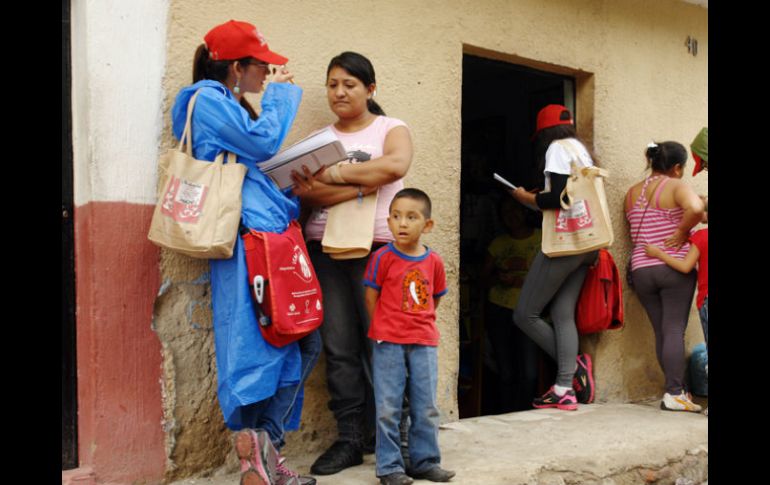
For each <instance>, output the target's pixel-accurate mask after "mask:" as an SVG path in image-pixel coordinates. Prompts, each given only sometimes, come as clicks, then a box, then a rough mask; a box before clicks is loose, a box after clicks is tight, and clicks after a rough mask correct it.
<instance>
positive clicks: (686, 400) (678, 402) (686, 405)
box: [660, 391, 702, 413]
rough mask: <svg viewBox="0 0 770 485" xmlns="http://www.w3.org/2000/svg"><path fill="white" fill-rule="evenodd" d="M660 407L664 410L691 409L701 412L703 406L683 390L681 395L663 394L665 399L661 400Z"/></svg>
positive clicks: (694, 411)
mask: <svg viewBox="0 0 770 485" xmlns="http://www.w3.org/2000/svg"><path fill="white" fill-rule="evenodd" d="M660 409H662V410H664V411H690V412H693V413H699V412H700V411H701V409H702V408H701V407H700V406H699V405H697V404H695V403H694V402H692V399H691V398H690V397H689V396H688V395H687V394H686V393H685V392H684V391H682V392H681V393H680V394H679V395H671V394H669V393H665V394H663V400H661V401H660Z"/></svg>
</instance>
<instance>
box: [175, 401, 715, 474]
mask: <svg viewBox="0 0 770 485" xmlns="http://www.w3.org/2000/svg"><path fill="white" fill-rule="evenodd" d="M698 401H701V402H702V400H698ZM658 404H659V402H658V401H654V402H649V403H641V404H590V405H580V408H579V409H578V410H577V411H572V412H570V411H559V410H556V409H540V410H531V411H524V412H518V413H511V414H504V415H498V416H482V417H478V418H470V419H463V420H461V421H458V422H455V423H449V424H447V425H444V426H442V427H441V430H440V432H439V443H440V446H441V453H442V466H443V467H444V468H447V469H450V470H454V471H456V472H457V476H456V477H455V478H454V479H453V480H452V483H456V484H506V485H507V484H510V485H516V484H522V485H524V484H526V485H535V484H537V485H566V484H587V485H592V484H593V485H626V484H635V483H656V484H674V485H699V484H703V483H708V482H707V480H708V418H707V417H706V416H704V415H702V414H693V413H684V412H669V411H661V410H660V409H659V407H658ZM315 458H316V456H289V457H288V464H289V465H290V466H291V467H292V468H294V469H295V470H297V471H299V472H301V473H308V472H309V469H310V465H311V463H312V462H313V460H315ZM239 476H240V475H239V474H237V473H236V474H229V475H223V476H219V477H210V478H194V479H186V480H181V481H177V482H174V483H173V484H171V485H237V484H238V483H239ZM316 478H317V480H318V485H332V484H334V485H354V484H355V485H375V484H377V483H379V482H378V480H377V478H376V477H375V473H374V455H368V456H365V457H364V463H363V464H362V465H359V466H356V467H353V468H349V469H347V470H344V471H342V472H340V473H338V474H336V475H330V476H317V477H316ZM428 483H431V482H428V481H424V480H416V481H415V484H428Z"/></svg>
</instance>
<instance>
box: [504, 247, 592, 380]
mask: <svg viewBox="0 0 770 485" xmlns="http://www.w3.org/2000/svg"><path fill="white" fill-rule="evenodd" d="M598 254H599V251H591V252H589V253H584V254H576V255H574V256H562V257H558V258H549V257H548V256H546V255H545V254H543V252H542V251H538V253H537V256H535V260H534V262H533V263H532V266H531V267H530V269H529V273H527V278H526V279H525V280H524V286H523V287H522V288H521V293H520V295H519V302H518V304H517V305H516V311H515V312H514V313H513V320H514V322H516V325H518V326H519V328H521V330H522V331H523V332H524V333H526V334H527V335H529V337H530V338H531V339H532V340H534V341H535V343H537V344H538V345H539V346H540V348H542V349H543V350H544V351H545V352H546V353H547V354H548V355H550V356H551V358H553V359H554V360H555V361H556V364H557V366H558V371H557V374H556V384H557V385H559V386H563V387H572V377H573V376H574V375H575V366H576V363H577V361H576V360H575V359H576V358H577V353H578V333H577V327H576V326H575V305H576V304H577V299H578V296H579V295H580V289H581V288H582V287H583V280H585V277H586V271H588V267H589V266H590V265H592V264H593V263H594V262H595V261H596V257H597V255H598ZM549 303H551V309H550V315H551V320H552V321H553V326H551V325H549V324H548V322H546V321H545V320H543V318H542V314H543V309H544V308H545V307H546V306H547V305H548V304H549Z"/></svg>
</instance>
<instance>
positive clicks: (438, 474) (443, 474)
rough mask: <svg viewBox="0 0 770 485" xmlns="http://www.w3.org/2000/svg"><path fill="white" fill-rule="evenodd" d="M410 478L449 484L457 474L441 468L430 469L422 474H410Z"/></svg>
mask: <svg viewBox="0 0 770 485" xmlns="http://www.w3.org/2000/svg"><path fill="white" fill-rule="evenodd" d="M409 476H410V477H412V478H416V479H418V480H430V481H431V482H448V481H449V480H451V479H452V477H454V476H455V472H453V471H450V470H444V469H443V468H441V467H440V466H434V467H433V468H429V469H428V471H425V472H422V473H414V472H409Z"/></svg>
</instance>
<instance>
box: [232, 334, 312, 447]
mask: <svg viewBox="0 0 770 485" xmlns="http://www.w3.org/2000/svg"><path fill="white" fill-rule="evenodd" d="M297 343H298V344H299V352H300V355H301V357H302V374H301V375H300V380H299V383H298V384H297V385H294V386H286V387H281V388H279V389H278V390H277V391H276V392H275V394H273V396H272V397H270V398H268V399H263V400H262V401H259V402H256V403H254V404H250V405H248V406H244V407H243V409H242V411H241V413H242V417H243V418H242V419H243V422H244V423H245V424H246V427H248V428H255V429H264V430H265V431H267V434H269V435H270V441H272V442H273V446H275V449H276V450H279V451H280V450H281V448H283V445H285V444H286V441H285V440H284V431H285V428H286V425H287V424H288V422H289V418H290V417H291V415H292V412H293V411H294V407H295V406H302V400H303V398H302V394H301V393H302V388H303V386H304V385H305V381H306V380H307V378H308V376H309V375H310V371H312V370H313V367H315V364H316V362H318V356H319V355H320V353H321V335H320V333H319V332H318V330H316V331H314V332H313V333H310V334H308V335H306V336H305V337H303V338H301V339H300V340H299V341H298V342H297Z"/></svg>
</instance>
